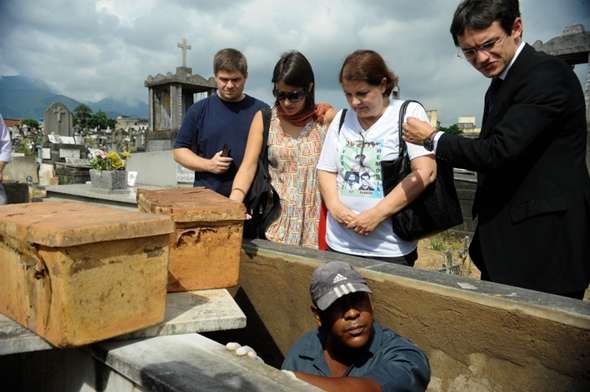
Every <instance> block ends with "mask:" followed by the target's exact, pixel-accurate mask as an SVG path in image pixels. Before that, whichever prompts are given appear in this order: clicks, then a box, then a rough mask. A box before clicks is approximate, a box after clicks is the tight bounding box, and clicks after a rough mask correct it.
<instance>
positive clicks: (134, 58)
mask: <svg viewBox="0 0 590 392" xmlns="http://www.w3.org/2000/svg"><path fill="white" fill-rule="evenodd" d="M457 4H458V1H457V0H372V1H354V0H334V1H322V0H297V1H282V0H251V1H234V0H214V1H204V0H141V1H138V0H98V1H94V0H0V15H2V23H1V25H0V75H16V74H20V75H26V76H29V77H32V78H35V79H40V80H43V81H45V82H46V83H48V84H49V85H50V86H51V87H53V88H54V89H55V90H56V91H58V92H59V93H62V94H65V95H68V96H70V97H72V98H75V99H78V100H92V101H96V100H99V99H102V98H104V97H114V98H118V99H127V100H136V99H139V100H143V101H147V89H146V88H145V87H144V85H143V83H144V80H145V79H146V77H147V76H148V75H155V74H157V73H166V72H174V70H175V67H177V66H179V65H180V63H181V52H180V50H179V49H178V48H177V47H176V44H177V43H178V42H180V40H181V39H182V38H183V37H185V38H186V39H187V40H188V41H189V44H190V45H191V46H192V50H190V51H189V52H188V55H187V58H188V65H189V66H190V67H192V68H193V73H198V74H201V75H203V76H205V77H209V76H211V75H212V65H211V63H212V57H213V55H214V54H215V52H216V51H217V50H218V49H220V48H224V47H234V48H237V49H239V50H241V51H242V52H244V54H245V55H246V57H247V58H248V64H249V78H248V82H247V86H246V89H247V92H248V93H249V94H251V95H254V96H256V97H258V98H261V99H263V100H265V101H267V102H269V103H270V102H271V101H272V96H271V84H270V78H271V73H272V69H273V66H274V64H275V63H276V61H277V60H278V58H279V56H280V55H281V53H282V52H284V51H287V50H291V49H297V50H300V51H301V52H303V53H304V54H305V55H306V56H307V57H308V59H309V60H310V62H311V63H312V65H313V67H314V71H315V75H316V84H317V89H316V94H317V98H316V99H317V100H319V101H328V102H330V103H332V104H333V105H335V106H337V107H343V106H344V105H345V104H346V101H345V99H344V97H343V95H342V93H341V91H340V86H339V84H338V81H337V76H338V71H339V69H340V65H341V64H342V61H343V59H344V57H345V56H346V55H347V54H349V53H350V52H352V51H353V50H355V49H359V48H368V49H374V50H376V51H378V52H380V53H381V54H382V55H383V56H384V58H385V60H386V61H387V63H388V65H389V66H390V68H392V70H393V71H394V72H396V73H397V74H398V75H399V77H400V87H401V92H402V97H403V98H414V99H418V100H420V101H422V102H423V103H424V104H425V106H426V107H427V108H432V109H438V110H439V116H440V120H441V121H442V123H443V125H450V124H452V123H455V122H456V119H457V116H461V115H475V116H476V117H477V122H478V123H479V122H480V117H481V110H482V106H483V94H484V92H485V89H486V86H487V83H488V82H487V81H486V80H485V79H484V78H483V77H481V76H480V75H479V73H477V72H476V71H475V70H473V69H472V68H471V67H470V66H469V65H468V64H467V63H466V62H465V61H464V60H461V59H459V58H457V56H456V50H455V48H454V46H453V43H452V39H451V36H450V34H449V33H448V29H449V24H450V20H451V16H452V13H453V11H454V9H455V7H456V5H457ZM521 13H522V16H523V21H524V37H525V40H526V41H527V42H529V43H531V44H532V43H533V42H535V41H536V40H541V41H543V42H545V41H547V40H549V39H551V38H553V37H555V36H556V35H559V34H560V33H561V32H562V30H563V28H564V27H565V26H567V25H571V24H575V23H581V24H583V25H584V26H585V29H586V31H589V30H590V0H521ZM576 71H577V73H578V75H579V76H580V78H581V80H582V83H585V80H586V76H587V72H588V71H587V67H586V66H578V67H576Z"/></svg>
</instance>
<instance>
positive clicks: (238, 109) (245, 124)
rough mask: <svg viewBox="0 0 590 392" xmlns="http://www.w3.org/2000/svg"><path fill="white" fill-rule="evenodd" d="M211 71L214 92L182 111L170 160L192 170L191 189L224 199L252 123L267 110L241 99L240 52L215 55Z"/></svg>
mask: <svg viewBox="0 0 590 392" xmlns="http://www.w3.org/2000/svg"><path fill="white" fill-rule="evenodd" d="M213 72H214V74H215V82H216V83H217V93H216V94H213V95H211V96H210V97H207V98H206V99H203V100H200V101H198V102H196V103H195V104H193V105H192V106H191V107H190V108H189V109H188V111H187V112H186V116H185V118H184V121H183V122H182V126H181V127H180V131H179V132H178V136H177V138H176V143H175V145H174V160H175V161H176V162H178V163H180V164H181V165H182V166H184V167H186V168H187V169H190V170H194V171H195V182H194V186H204V187H206V188H209V189H211V190H213V191H215V192H218V193H220V194H222V195H224V196H229V194H230V192H231V185H232V182H233V179H234V176H235V175H236V172H237V171H238V168H239V167H240V164H241V163H242V158H243V156H244V150H245V148H246V141H247V139H248V131H249V130H250V123H251V122H252V118H253V117H254V114H256V112H257V111H259V110H261V109H262V108H264V107H268V105H266V104H265V103H264V102H262V101H260V100H258V99H256V98H253V97H251V96H249V95H246V94H244V86H245V84H246V78H247V77H248V65H247V62H246V58H245V57H244V55H243V54H242V53H241V52H240V51H238V50H236V49H222V50H220V51H219V52H217V54H215V57H214V59H213Z"/></svg>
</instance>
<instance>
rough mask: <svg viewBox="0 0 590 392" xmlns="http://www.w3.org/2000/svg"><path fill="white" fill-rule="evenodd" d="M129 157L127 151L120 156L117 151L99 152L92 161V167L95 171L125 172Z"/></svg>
mask: <svg viewBox="0 0 590 392" xmlns="http://www.w3.org/2000/svg"><path fill="white" fill-rule="evenodd" d="M129 155H130V154H129V152H127V151H124V152H122V153H121V155H119V153H118V152H116V151H109V152H104V151H102V150H98V151H97V152H96V153H95V154H94V157H93V158H92V159H90V166H91V167H92V168H93V169H94V170H125V160H126V159H127V158H128V157H129Z"/></svg>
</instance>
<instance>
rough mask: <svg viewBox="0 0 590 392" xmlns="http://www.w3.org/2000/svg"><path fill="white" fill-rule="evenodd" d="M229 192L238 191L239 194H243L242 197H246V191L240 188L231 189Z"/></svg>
mask: <svg viewBox="0 0 590 392" xmlns="http://www.w3.org/2000/svg"><path fill="white" fill-rule="evenodd" d="M231 191H232V192H233V191H240V192H242V193H243V194H244V196H246V191H245V190H243V189H242V188H238V187H235V188H232V189H231Z"/></svg>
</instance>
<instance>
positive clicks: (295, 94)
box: [273, 90, 305, 102]
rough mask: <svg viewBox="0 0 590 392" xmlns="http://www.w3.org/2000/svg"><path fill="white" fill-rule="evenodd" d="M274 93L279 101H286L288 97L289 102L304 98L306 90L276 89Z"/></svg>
mask: <svg viewBox="0 0 590 392" xmlns="http://www.w3.org/2000/svg"><path fill="white" fill-rule="evenodd" d="M273 94H274V96H275V97H276V99H277V101H284V100H285V99H288V100H289V102H299V101H301V100H302V99H303V98H305V91H303V90H296V91H291V92H286V91H278V90H274V91H273Z"/></svg>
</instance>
